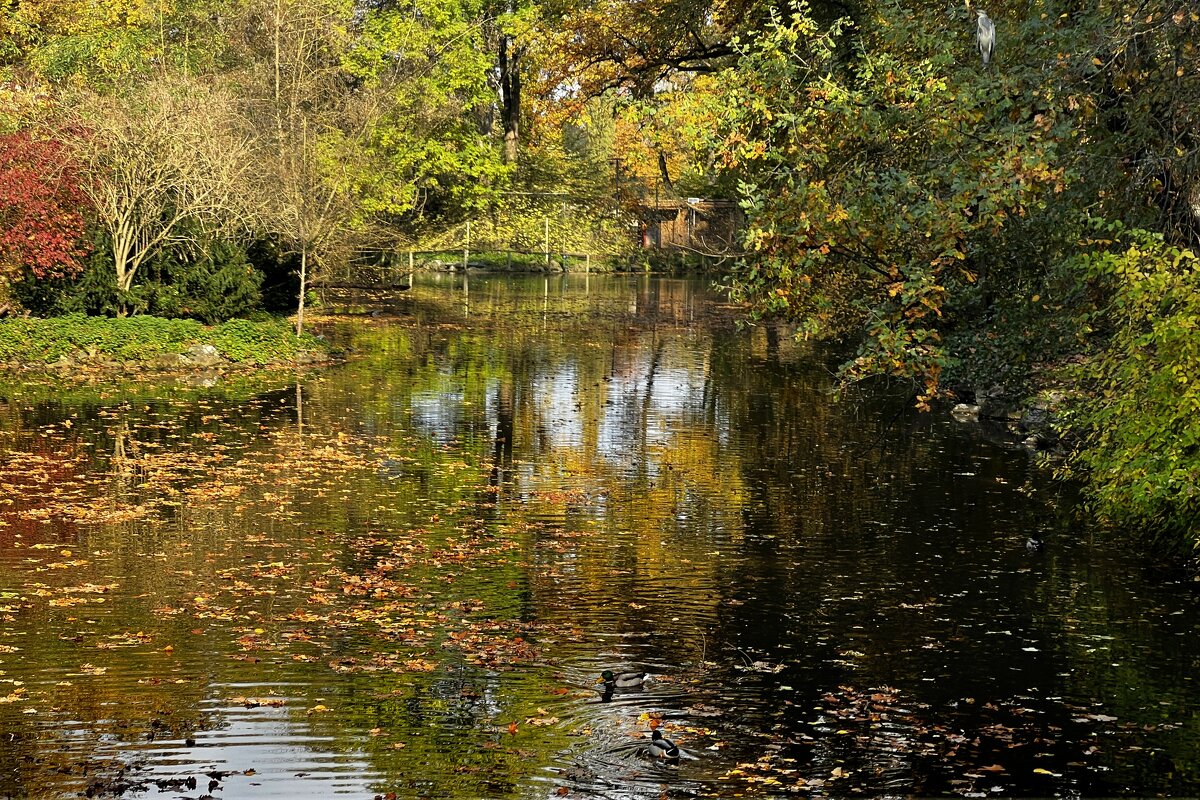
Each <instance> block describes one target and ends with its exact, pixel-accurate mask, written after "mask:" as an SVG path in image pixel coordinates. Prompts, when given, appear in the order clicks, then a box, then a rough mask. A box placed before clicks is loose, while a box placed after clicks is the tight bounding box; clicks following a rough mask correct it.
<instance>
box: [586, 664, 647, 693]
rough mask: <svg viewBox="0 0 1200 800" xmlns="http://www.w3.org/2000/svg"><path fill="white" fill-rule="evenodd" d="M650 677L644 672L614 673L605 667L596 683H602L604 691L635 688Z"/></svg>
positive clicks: (643, 683)
mask: <svg viewBox="0 0 1200 800" xmlns="http://www.w3.org/2000/svg"><path fill="white" fill-rule="evenodd" d="M649 679H650V676H649V675H648V674H646V673H645V672H622V673H620V674H616V673H614V672H613V671H612V670H611V669H606V670H604V672H601V673H600V678H599V679H598V680H597V681H596V683H603V684H604V689H605V691H608V690H610V689H636V688H637V687H639V686H643V685H645V684H646V683H647V682H648V681H649Z"/></svg>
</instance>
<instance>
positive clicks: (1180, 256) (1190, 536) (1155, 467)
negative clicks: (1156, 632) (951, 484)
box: [1066, 229, 1200, 550]
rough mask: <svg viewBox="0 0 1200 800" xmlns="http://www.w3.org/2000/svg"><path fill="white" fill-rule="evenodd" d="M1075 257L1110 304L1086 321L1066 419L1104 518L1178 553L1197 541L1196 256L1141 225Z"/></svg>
mask: <svg viewBox="0 0 1200 800" xmlns="http://www.w3.org/2000/svg"><path fill="white" fill-rule="evenodd" d="M1115 232H1116V233H1117V234H1118V237H1119V238H1118V241H1104V242H1097V244H1098V245H1100V246H1101V247H1103V248H1104V249H1101V250H1099V251H1098V252H1094V253H1092V254H1090V255H1088V256H1085V257H1082V258H1081V259H1080V264H1081V266H1082V267H1083V269H1084V270H1086V275H1087V276H1088V277H1089V278H1090V279H1091V280H1092V281H1093V282H1094V283H1095V288H1096V289H1097V290H1099V291H1100V292H1102V293H1103V294H1104V296H1109V297H1112V298H1113V299H1112V302H1111V304H1110V305H1109V306H1108V307H1107V308H1105V309H1103V310H1102V311H1100V312H1098V313H1096V314H1093V315H1091V316H1089V317H1088V318H1087V319H1086V320H1085V323H1086V324H1087V325H1089V326H1090V329H1091V330H1092V332H1093V333H1094V334H1095V335H1096V336H1097V337H1098V338H1100V339H1101V342H1102V344H1101V346H1100V347H1099V349H1098V351H1097V352H1096V353H1095V354H1094V355H1093V356H1092V357H1091V358H1089V359H1088V360H1087V362H1086V363H1085V364H1083V365H1081V366H1079V367H1078V368H1077V370H1076V373H1075V375H1074V377H1075V378H1076V380H1078V381H1079V382H1080V384H1081V386H1083V387H1084V388H1085V389H1086V397H1085V399H1084V400H1083V401H1082V402H1081V403H1080V405H1079V406H1078V407H1077V408H1076V409H1075V410H1074V412H1073V413H1072V415H1071V416H1070V418H1069V419H1068V422H1067V426H1066V427H1067V430H1068V432H1070V433H1073V434H1074V435H1075V436H1077V437H1078V444H1079V447H1078V449H1077V450H1076V451H1075V454H1074V456H1073V458H1072V460H1071V462H1070V465H1069V467H1068V468H1067V470H1066V472H1067V473H1068V474H1082V475H1083V477H1085V479H1086V486H1087V490H1088V493H1089V496H1090V498H1091V503H1092V506H1093V509H1094V510H1095V512H1096V513H1097V514H1098V516H1099V517H1100V518H1101V519H1102V520H1105V521H1108V522H1110V523H1113V524H1115V525H1118V526H1120V527H1122V528H1126V529H1129V530H1132V531H1134V532H1137V533H1140V534H1142V535H1143V536H1145V537H1146V538H1147V539H1149V540H1151V541H1153V543H1154V544H1156V545H1158V546H1160V547H1163V548H1166V549H1174V550H1179V549H1182V548H1196V547H1197V546H1200V526H1197V516H1198V515H1200V413H1198V412H1200V331H1198V330H1197V327H1198V325H1200V258H1197V256H1196V254H1195V253H1194V252H1193V251H1191V250H1185V249H1180V248H1177V247H1173V246H1170V245H1168V244H1166V243H1164V241H1163V239H1162V237H1161V235H1158V234H1152V233H1148V232H1145V231H1140V230H1134V231H1120V230H1119V229H1118V230H1116V231H1115Z"/></svg>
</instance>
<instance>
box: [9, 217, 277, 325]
mask: <svg viewBox="0 0 1200 800" xmlns="http://www.w3.org/2000/svg"><path fill="white" fill-rule="evenodd" d="M262 285H263V273H262V271H261V270H259V269H258V268H257V267H256V266H255V265H254V264H252V263H251V262H250V260H249V257H248V255H247V251H246V249H245V248H244V247H242V246H241V245H239V244H236V243H232V242H224V241H209V242H207V243H203V244H201V245H197V246H189V247H187V248H184V247H177V248H170V249H167V250H165V251H163V252H162V253H161V254H160V255H159V256H158V257H156V258H155V259H153V260H152V261H150V262H149V263H147V264H145V265H144V266H143V268H142V271H141V273H140V274H139V276H138V279H137V281H136V283H135V284H134V286H133V288H132V289H130V291H128V292H122V291H120V290H119V289H118V288H117V282H116V271H115V269H114V267H113V262H112V252H111V249H110V247H109V243H108V241H107V239H106V238H105V237H104V236H103V235H99V234H98V235H97V236H96V237H95V239H94V241H93V251H92V254H91V255H90V256H89V257H88V259H87V261H86V262H85V264H84V270H83V272H82V274H80V275H79V276H78V277H76V278H74V279H69V280H67V279H58V280H39V279H37V278H36V277H34V276H33V275H32V274H26V275H25V276H24V277H23V278H22V280H20V281H18V282H17V283H16V284H14V286H13V295H14V297H16V298H17V300H18V301H20V303H21V304H22V305H23V306H24V307H25V308H28V309H29V310H30V311H32V312H34V313H35V314H41V315H44V316H58V315H62V314H89V315H103V316H117V315H121V314H152V315H155V316H158V317H168V318H173V319H174V318H183V319H195V320H199V321H201V322H205V323H208V324H213V323H216V322H221V321H223V320H227V319H232V318H234V317H238V316H242V315H245V314H247V313H249V312H251V311H253V310H254V309H256V308H258V307H259V306H260V305H261V303H262V299H263V298H262Z"/></svg>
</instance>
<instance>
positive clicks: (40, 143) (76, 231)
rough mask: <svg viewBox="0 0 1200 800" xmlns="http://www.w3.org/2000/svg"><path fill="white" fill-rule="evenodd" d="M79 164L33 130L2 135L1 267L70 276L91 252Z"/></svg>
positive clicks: (7, 270)
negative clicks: (33, 132) (85, 221)
mask: <svg viewBox="0 0 1200 800" xmlns="http://www.w3.org/2000/svg"><path fill="white" fill-rule="evenodd" d="M86 207H87V200H86V199H85V196H84V194H83V192H82V191H80V187H79V176H78V172H77V171H76V168H75V165H74V164H73V163H72V162H71V160H70V159H69V158H68V156H67V154H66V152H65V150H64V147H63V145H62V144H61V143H60V142H58V141H55V140H52V139H38V138H35V137H34V136H32V135H31V134H30V133H29V132H28V131H21V132H18V133H12V134H8V135H6V136H0V272H2V273H3V274H4V275H5V276H8V277H13V276H15V275H17V274H19V273H20V272H21V271H22V270H24V269H28V270H29V271H31V272H32V273H33V274H34V275H35V276H37V277H38V278H61V277H69V276H71V275H74V274H76V273H78V272H79V271H80V270H81V269H82V262H81V259H82V257H83V256H85V255H87V252H88V246H87V243H86V240H85V239H84V236H83V234H84V210H85V209H86Z"/></svg>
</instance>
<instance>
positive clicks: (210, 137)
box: [64, 78, 250, 292]
mask: <svg viewBox="0 0 1200 800" xmlns="http://www.w3.org/2000/svg"><path fill="white" fill-rule="evenodd" d="M140 89H141V91H140V92H139V93H138V94H137V95H136V96H125V97H103V96H99V95H95V94H90V95H84V96H83V97H82V98H81V99H80V101H79V102H78V106H79V108H80V111H79V112H78V113H77V115H76V116H75V117H74V118H73V119H72V120H71V124H70V125H69V126H66V127H64V137H66V141H67V142H68V143H69V145H70V147H71V150H72V152H73V154H74V156H75V157H76V158H77V159H78V160H79V161H80V163H81V165H82V167H81V169H82V175H83V181H82V183H81V187H82V189H83V191H84V192H85V193H86V194H87V195H88V197H89V199H90V200H91V203H92V206H93V207H94V209H95V213H96V216H97V219H98V221H99V223H100V225H101V226H102V227H103V228H104V229H105V230H106V231H107V233H108V235H109V239H110V241H111V245H112V253H113V264H114V269H115V271H116V278H117V287H118V289H119V290H121V291H123V292H128V291H129V290H130V288H131V287H132V286H133V283H134V279H135V278H136V276H137V273H138V268H139V267H140V266H141V265H142V264H143V263H144V262H145V261H146V259H147V258H148V257H149V256H150V255H152V254H153V253H155V252H156V251H158V250H159V249H160V248H162V247H163V246H164V245H167V244H179V243H180V242H185V241H190V240H191V238H192V237H193V236H194V234H195V231H196V230H198V229H199V227H198V226H200V227H203V228H205V229H207V230H208V231H209V232H213V231H219V230H224V231H237V230H245V229H246V228H248V227H249V222H250V220H249V219H248V218H247V213H248V209H247V207H246V204H245V203H244V193H243V192H242V191H241V187H242V185H243V183H244V182H245V180H246V177H247V173H248V169H249V166H250V158H249V154H250V147H249V141H248V139H247V137H246V136H245V134H242V133H241V131H242V130H243V129H244V127H245V126H244V124H243V123H242V121H241V119H240V118H239V116H238V114H237V113H236V111H235V106H234V103H233V99H232V98H231V97H230V96H229V95H228V94H227V93H224V92H222V91H220V90H216V89H211V88H208V87H206V86H204V85H202V84H199V83H197V82H194V81H187V80H180V81H175V80H171V79H167V78H163V79H160V80H157V81H154V82H151V83H149V84H147V85H145V86H143V87H140ZM185 222H187V223H189V224H188V225H184V223H185Z"/></svg>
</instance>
